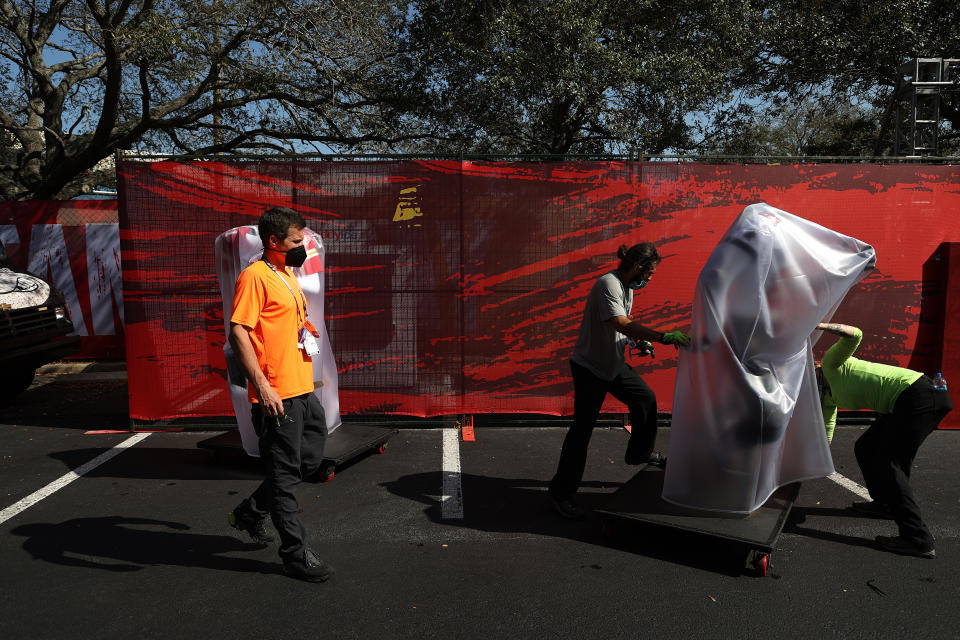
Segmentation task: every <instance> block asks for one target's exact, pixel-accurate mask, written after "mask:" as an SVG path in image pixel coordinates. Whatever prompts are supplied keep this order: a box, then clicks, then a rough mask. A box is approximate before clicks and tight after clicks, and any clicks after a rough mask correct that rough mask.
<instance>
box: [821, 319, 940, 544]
mask: <svg viewBox="0 0 960 640" xmlns="http://www.w3.org/2000/svg"><path fill="white" fill-rule="evenodd" d="M817 329H821V330H823V331H826V332H828V333H832V334H834V335H836V336H839V337H840V339H839V340H837V342H836V343H835V344H834V345H833V346H831V347H830V348H829V349H828V350H827V352H826V353H825V354H824V356H823V361H822V363H821V365H820V366H819V368H818V372H817V377H818V380H820V381H821V384H822V400H821V408H822V410H823V421H824V424H825V425H826V428H827V439H828V440H829V441H832V440H833V430H834V427H835V425H836V422H837V409H838V408H839V409H868V410H871V411H876V412H878V413H879V414H880V416H879V417H878V418H877V421H876V422H875V423H874V424H873V425H872V426H871V427H870V428H869V429H867V431H866V433H864V434H863V435H862V436H860V438H859V439H858V440H857V442H856V444H855V445H854V452H855V453H856V455H857V463H858V464H859V465H860V470H861V471H862V472H863V479H864V483H865V484H866V485H867V490H868V491H869V492H870V497H871V498H873V501H872V502H854V503H853V505H852V508H853V509H855V510H856V511H860V512H863V513H868V514H870V515H874V516H881V517H885V518H890V519H892V520H894V521H895V522H896V523H897V527H898V528H899V533H900V534H899V535H898V536H877V538H876V540H877V544H878V545H879V547H880V548H881V549H883V550H884V551H892V552H894V553H900V554H904V555H912V556H919V557H923V558H933V557H934V556H935V552H934V539H933V535H931V533H930V530H929V529H927V526H926V525H925V524H924V523H923V520H922V519H921V517H920V507H919V505H918V504H917V501H916V499H915V498H914V496H913V491H912V490H911V489H910V467H911V466H912V465H913V459H914V457H915V456H916V455H917V450H918V449H919V448H920V445H921V444H923V441H924V440H925V439H926V437H927V436H928V435H930V433H931V432H932V431H933V430H934V429H936V428H937V425H938V424H940V421H941V420H943V417H944V416H945V415H947V413H949V412H950V411H951V410H952V409H953V404H952V403H951V402H950V396H949V395H947V392H946V391H939V390H937V389H936V388H935V387H934V386H933V381H932V380H931V379H930V378H928V377H927V376H925V375H923V374H922V373H920V372H918V371H913V370H911V369H904V368H902V367H894V366H891V365H886V364H879V363H875V362H866V361H864V360H860V359H858V358H854V357H853V354H854V352H856V350H857V347H859V346H860V341H861V340H862V339H863V332H862V331H860V329H858V328H856V327H851V326H848V325H845V324H825V323H820V324H819V325H817Z"/></svg>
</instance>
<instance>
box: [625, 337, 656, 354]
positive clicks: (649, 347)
mask: <svg viewBox="0 0 960 640" xmlns="http://www.w3.org/2000/svg"><path fill="white" fill-rule="evenodd" d="M629 342H630V355H632V356H637V357H642V356H650V357H651V358H652V357H653V344H651V343H649V342H647V341H646V340H630V341H629Z"/></svg>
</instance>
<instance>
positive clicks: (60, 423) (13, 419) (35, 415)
mask: <svg viewBox="0 0 960 640" xmlns="http://www.w3.org/2000/svg"><path fill="white" fill-rule="evenodd" d="M3 413H4V415H3V421H4V423H7V424H18V425H29V426H36V427H60V428H64V429H129V428H130V409H129V398H128V396H127V383H126V381H108V382H74V383H71V384H58V383H51V384H45V385H42V386H37V387H31V388H30V389H28V390H27V391H25V392H24V393H22V394H21V395H20V396H19V397H17V398H16V399H15V400H14V401H13V403H12V404H10V405H8V406H6V407H4V409H3Z"/></svg>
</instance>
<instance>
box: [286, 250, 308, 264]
mask: <svg viewBox="0 0 960 640" xmlns="http://www.w3.org/2000/svg"><path fill="white" fill-rule="evenodd" d="M306 260H307V248H306V247H304V246H303V245H300V246H299V247H294V248H293V249H290V250H289V251H287V255H286V257H285V258H284V260H283V263H284V264H285V265H287V266H288V267H302V266H303V263H304V262H306Z"/></svg>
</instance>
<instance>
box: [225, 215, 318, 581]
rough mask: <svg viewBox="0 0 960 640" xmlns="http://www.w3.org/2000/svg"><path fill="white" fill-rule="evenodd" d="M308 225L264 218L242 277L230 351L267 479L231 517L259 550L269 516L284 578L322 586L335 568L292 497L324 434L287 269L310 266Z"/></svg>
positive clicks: (305, 327)
mask: <svg viewBox="0 0 960 640" xmlns="http://www.w3.org/2000/svg"><path fill="white" fill-rule="evenodd" d="M305 226H306V223H305V222H304V220H303V218H302V217H300V215H299V214H298V213H297V212H295V211H293V210H292V209H287V208H285V207H277V208H274V209H270V210H269V211H267V212H265V213H264V214H263V215H262V216H261V217H260V221H259V222H258V224H257V227H258V230H259V233H260V238H261V240H262V241H263V259H262V260H258V261H257V262H255V263H254V264H251V265H250V266H249V267H247V268H246V269H244V270H243V271H242V272H241V273H240V276H239V277H238V278H237V285H236V291H235V295H234V298H233V310H232V313H231V314H230V337H229V338H230V344H231V345H232V346H233V351H234V353H236V354H237V357H238V359H239V361H240V363H241V365H242V366H243V369H244V372H245V373H246V375H247V380H248V385H247V389H248V393H249V397H250V403H251V414H252V417H253V426H254V429H255V430H256V432H257V436H258V437H259V438H260V456H261V459H262V460H263V463H264V467H265V470H266V476H267V477H266V479H265V480H264V481H263V483H262V484H261V485H260V486H259V487H258V488H257V490H256V491H254V493H253V495H251V496H250V497H249V498H247V499H246V500H244V501H243V502H241V503H240V504H239V505H237V507H236V508H235V509H234V510H233V511H232V512H230V524H231V525H232V526H234V527H235V528H237V529H239V530H241V531H246V532H247V533H248V534H249V535H250V536H251V537H252V538H253V539H254V540H255V541H257V542H260V543H262V544H266V543H268V542H271V541H273V536H271V535H270V534H269V533H268V532H267V529H266V526H265V523H266V519H267V516H268V515H269V516H270V518H271V519H272V520H273V525H274V527H275V528H276V529H277V532H278V533H279V534H280V558H281V559H282V560H283V569H284V572H285V573H287V574H288V575H290V576H292V577H294V578H299V579H301V580H307V581H309V582H323V581H324V580H326V579H327V578H328V577H329V576H330V574H331V573H332V571H333V569H332V568H331V567H330V566H328V565H327V564H326V563H324V562H323V561H321V560H320V559H319V558H317V556H316V554H314V552H313V551H312V550H311V549H310V546H309V544H308V543H307V532H306V530H305V529H304V527H303V523H302V522H301V520H300V515H299V514H300V506H299V505H298V504H297V498H296V494H295V493H294V490H295V488H296V486H297V484H299V483H300V480H301V478H303V477H306V476H309V475H310V474H312V473H314V472H316V471H317V469H318V468H319V467H320V464H321V463H322V462H323V445H324V441H325V439H326V434H327V427H326V420H325V416H324V412H323V406H322V405H321V404H320V400H319V399H318V398H317V397H316V395H314V393H313V390H314V383H313V364H312V360H311V358H312V357H313V356H315V355H318V354H319V349H318V347H317V342H316V339H315V338H316V331H315V329H314V328H313V326H312V325H311V324H310V323H309V322H308V321H307V299H306V296H304V294H303V291H302V290H301V289H300V285H299V284H298V283H297V279H296V277H295V276H294V275H293V272H292V271H291V270H290V269H289V268H288V267H299V266H301V265H302V264H303V262H304V260H306V257H307V253H306V249H305V247H304V245H303V238H304V231H303V230H304V227H305Z"/></svg>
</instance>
